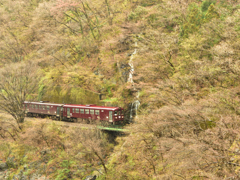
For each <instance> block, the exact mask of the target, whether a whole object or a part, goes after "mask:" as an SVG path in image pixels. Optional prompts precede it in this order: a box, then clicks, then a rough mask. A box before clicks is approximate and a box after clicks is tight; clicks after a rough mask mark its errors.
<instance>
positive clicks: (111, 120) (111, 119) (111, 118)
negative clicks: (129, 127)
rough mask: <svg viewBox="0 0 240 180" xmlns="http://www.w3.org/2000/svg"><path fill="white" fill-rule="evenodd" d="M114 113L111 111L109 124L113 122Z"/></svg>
mask: <svg viewBox="0 0 240 180" xmlns="http://www.w3.org/2000/svg"><path fill="white" fill-rule="evenodd" d="M112 114H113V113H112V111H109V122H113V117H112Z"/></svg>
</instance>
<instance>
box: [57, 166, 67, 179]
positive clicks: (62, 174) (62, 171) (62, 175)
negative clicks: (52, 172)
mask: <svg viewBox="0 0 240 180" xmlns="http://www.w3.org/2000/svg"><path fill="white" fill-rule="evenodd" d="M70 173H71V170H69V169H67V168H65V169H60V170H58V176H57V177H56V180H63V179H69V178H71V174H70Z"/></svg>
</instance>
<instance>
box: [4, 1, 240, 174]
mask: <svg viewBox="0 0 240 180" xmlns="http://www.w3.org/2000/svg"><path fill="white" fill-rule="evenodd" d="M238 4H239V3H238V1H234V0H228V1H221V0H217V1H214V0H206V1H200V0H184V1H181V0H136V1H131V0H129V1H128V0H116V1H113V2H111V1H109V0H92V1H78V0H63V1H53V0H48V1H47V0H40V1H30V0H24V1H16V0H15V1H13V0H12V1H9V0H2V2H1V6H0V24H1V28H0V67H1V68H2V69H4V68H5V66H8V65H9V64H13V63H15V64H18V63H19V62H27V61H33V62H35V63H36V64H37V65H38V67H39V68H38V73H39V74H41V80H40V81H39V84H38V87H39V88H38V90H37V91H36V92H35V93H33V94H31V95H30V96H29V97H28V98H29V99H30V100H49V101H52V102H61V103H62V102H64V103H79V104H87V103H97V104H103V103H108V104H112V105H118V106H122V107H124V108H125V109H126V117H127V118H126V120H127V121H130V122H133V123H131V124H129V127H128V128H129V129H130V130H131V131H132V133H131V134H130V135H129V136H127V137H122V138H118V139H117V142H118V145H117V146H116V147H115V149H114V151H113V153H112V154H111V156H110V158H109V159H108V160H109V161H108V162H107V167H106V168H107V169H108V171H107V173H104V174H103V175H102V176H100V177H99V178H100V179H101V178H106V179H113V178H114V179H224V178H225V179H228V178H232V179H234V178H235V179H237V178H239V171H238V169H239V168H238V167H239V162H238V161H239V160H238V159H239V135H240V134H239V125H240V124H239V122H240V121H239V114H240V109H239V98H240V97H239V96H240V89H239V82H240V81H239V75H240V68H239V57H240V56H239V54H240V51H239V49H240V39H239V35H240V20H239V17H240V6H239V5H238ZM100 94H103V95H104V96H103V97H104V100H103V102H102V101H101V102H100V101H99V99H98V97H99V95H100ZM132 117H135V118H132Z"/></svg>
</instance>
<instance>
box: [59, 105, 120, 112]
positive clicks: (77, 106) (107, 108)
mask: <svg viewBox="0 0 240 180" xmlns="http://www.w3.org/2000/svg"><path fill="white" fill-rule="evenodd" d="M63 107H73V108H87V109H105V110H112V111H114V110H118V109H122V108H120V107H109V106H97V105H95V104H90V105H81V104H65V105H64V106H63Z"/></svg>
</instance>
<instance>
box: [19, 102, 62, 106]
mask: <svg viewBox="0 0 240 180" xmlns="http://www.w3.org/2000/svg"><path fill="white" fill-rule="evenodd" d="M24 103H30V104H37V105H48V106H63V105H64V104H58V103H50V102H31V101H24Z"/></svg>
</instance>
